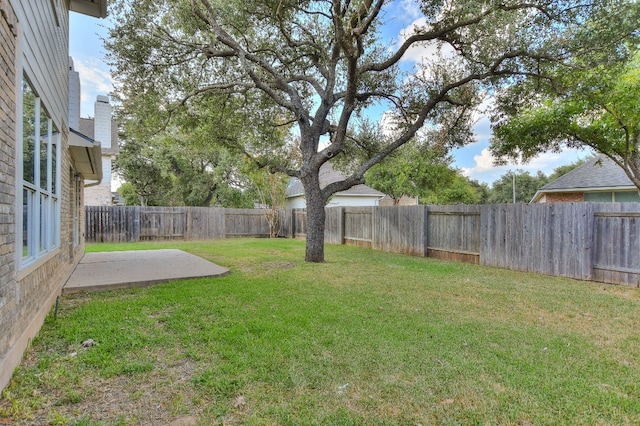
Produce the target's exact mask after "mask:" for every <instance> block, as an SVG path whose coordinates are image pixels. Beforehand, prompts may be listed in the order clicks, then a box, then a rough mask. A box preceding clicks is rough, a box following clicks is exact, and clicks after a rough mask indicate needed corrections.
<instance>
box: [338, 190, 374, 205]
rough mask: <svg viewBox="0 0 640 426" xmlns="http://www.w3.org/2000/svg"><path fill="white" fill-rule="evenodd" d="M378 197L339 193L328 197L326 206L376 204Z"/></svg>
mask: <svg viewBox="0 0 640 426" xmlns="http://www.w3.org/2000/svg"><path fill="white" fill-rule="evenodd" d="M379 200H380V197H377V196H370V197H368V196H359V197H356V196H351V195H340V193H338V194H336V195H334V196H333V197H331V198H330V199H329V202H328V203H327V207H370V206H377V205H378V201H379Z"/></svg>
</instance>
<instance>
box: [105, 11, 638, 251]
mask: <svg viewBox="0 0 640 426" xmlns="http://www.w3.org/2000/svg"><path fill="white" fill-rule="evenodd" d="M401 3H402V4H406V3H407V2H406V1H404V2H399V1H389V0H306V1H293V0H242V1H239V0H121V1H120V2H118V3H117V6H116V7H115V8H114V23H115V25H114V27H113V28H112V29H111V31H110V39H109V42H108V43H107V47H108V49H109V50H110V52H111V54H110V58H111V60H110V62H111V65H112V67H113V70H114V72H115V76H116V79H117V80H118V81H119V82H120V86H119V88H118V92H119V95H120V99H121V101H122V102H123V106H124V108H125V109H128V110H130V111H133V110H135V111H138V112H141V111H144V112H145V113H148V114H149V115H153V114H157V112H158V111H160V112H163V113H167V114H168V115H171V113H172V112H173V111H177V110H179V109H181V108H182V109H186V110H191V109H193V110H196V111H197V110H198V106H197V105H198V104H200V103H201V102H203V101H206V100H207V99H211V98H212V97H232V98H233V99H234V102H235V105H239V107H238V108H237V110H236V114H237V115H238V116H239V117H244V120H245V125H246V129H247V130H248V132H247V133H246V134H245V135H244V136H242V137H238V138H236V140H235V143H237V145H238V146H239V148H240V149H241V150H242V151H243V152H244V153H246V154H247V155H249V156H252V157H255V158H256V160H257V161H258V162H259V163H260V164H262V165H268V166H269V167H270V168H271V169H272V170H279V171H282V172H285V173H286V174H288V175H289V176H292V177H297V178H298V179H300V181H301V182H302V184H303V186H304V189H305V194H306V198H307V248H306V260H307V261H311V262H322V261H324V220H325V216H324V207H325V204H326V202H327V200H328V199H329V198H330V197H331V195H332V194H334V193H336V192H338V191H343V190H346V189H348V188H350V187H351V186H353V185H356V184H359V183H363V181H364V178H363V176H364V174H365V172H366V171H367V170H368V169H369V168H371V167H372V166H373V165H375V164H376V163H378V162H380V161H381V160H383V159H384V158H385V157H387V156H388V155H389V154H391V153H392V152H393V151H394V150H396V149H397V148H399V147H401V146H402V145H404V144H406V143H407V142H409V141H411V140H412V138H413V137H414V135H415V134H416V132H417V131H418V130H419V129H421V128H423V127H425V126H427V127H429V129H430V133H431V134H433V135H437V137H439V138H441V139H442V141H439V142H438V143H439V144H442V143H444V144H445V145H447V146H452V145H455V144H463V143H467V142H469V140H471V137H470V135H471V131H470V128H471V126H472V124H473V119H472V111H473V108H474V107H475V106H477V105H478V104H479V102H480V101H481V96H480V94H481V93H486V92H487V91H489V92H490V91H492V90H495V88H496V87H499V86H500V85H502V84H514V82H517V81H518V80H519V79H521V78H524V77H527V76H534V75H535V76H540V78H542V79H544V78H547V77H548V76H547V72H546V71H547V70H548V69H551V67H552V66H555V65H556V64H558V63H565V62H567V61H570V60H571V58H572V57H575V56H576V55H583V54H588V53H589V52H593V51H598V50H603V49H607V48H609V46H610V45H612V43H614V41H616V42H617V41H619V40H620V38H621V37H623V36H625V35H626V34H628V33H629V31H628V30H627V29H625V28H622V26H618V27H616V28H615V31H606V32H604V33H603V35H602V37H599V38H597V39H590V40H583V39H580V38H579V37H578V38H576V37H574V36H573V35H574V34H578V33H579V31H578V30H579V28H580V27H581V26H582V25H584V23H585V22H589V21H590V20H591V17H592V16H594V15H598V16H607V15H609V14H611V15H613V18H615V16H617V15H616V14H623V13H627V11H626V10H622V8H630V7H631V6H630V5H629V4H628V3H627V2H622V1H597V2H593V1H591V0H561V1H551V0H423V1H419V2H416V3H415V6H416V7H418V8H419V10H420V13H421V14H422V18H423V19H419V20H417V21H416V22H415V25H413V27H412V28H411V29H410V30H408V31H406V32H405V33H404V36H403V37H402V38H400V39H398V40H396V42H390V40H388V39H385V38H383V36H382V34H383V29H384V28H385V25H386V24H387V23H388V22H390V21H392V20H393V19H394V14H397V13H402V12H401V9H400V5H401ZM614 12H615V13H614ZM602 22H603V25H606V24H605V23H606V22H607V21H606V20H603V21H602ZM587 41H588V43H587ZM415 48H425V49H429V51H430V52H431V54H429V55H428V56H423V57H422V59H421V60H419V61H417V62H415V66H414V67H413V68H412V69H410V70H406V69H405V70H404V71H403V69H402V68H403V67H402V66H401V65H403V64H401V61H402V60H403V58H406V57H407V56H408V54H409V53H411V51H413V50H414V49H415ZM161 105H162V106H161ZM374 106H376V107H378V108H385V109H387V110H388V114H387V115H386V117H390V119H389V120H386V122H387V123H388V124H389V123H390V124H391V125H392V126H393V131H391V132H384V133H383V134H385V135H386V136H385V137H383V138H377V139H374V140H372V139H371V138H367V137H362V135H366V134H367V132H363V131H362V128H361V123H362V121H360V120H359V118H360V117H365V116H366V115H367V112H368V111H369V110H370V109H371V108H372V107H374ZM287 123H292V124H294V125H295V129H294V132H295V133H294V134H295V135H296V137H297V141H298V143H297V145H298V146H297V149H299V151H300V154H301V155H300V157H301V160H300V162H299V164H291V163H287V162H280V161H279V158H278V156H277V155H269V152H270V146H269V144H270V143H271V142H275V140H270V138H269V137H266V138H263V137H262V136H261V135H262V134H263V133H266V134H268V133H269V132H268V131H267V129H268V127H269V125H272V126H274V127H277V126H279V125H284V124H287ZM247 135H252V136H253V137H248V136H247ZM356 153H357V155H356ZM345 155H350V156H353V161H349V163H350V167H349V170H350V173H349V174H348V175H347V177H346V178H345V179H344V180H342V181H339V182H334V183H332V184H330V185H328V186H326V187H324V188H321V187H320V181H319V178H318V174H319V173H318V172H319V170H320V167H321V166H322V164H323V163H325V162H327V161H329V160H330V159H332V158H334V157H336V156H345Z"/></svg>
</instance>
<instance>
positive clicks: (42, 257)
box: [15, 55, 62, 278]
mask: <svg viewBox="0 0 640 426" xmlns="http://www.w3.org/2000/svg"><path fill="white" fill-rule="evenodd" d="M19 57H20V60H18V61H17V62H18V66H17V67H16V68H17V70H16V88H17V90H16V136H15V137H16V142H17V143H16V155H15V158H16V179H15V182H16V213H17V214H16V233H15V235H16V238H15V244H16V264H17V265H18V267H17V269H18V271H19V273H18V278H20V277H21V276H24V275H25V274H26V273H28V272H31V271H32V270H34V269H35V268H37V267H38V266H40V265H41V264H42V263H44V262H46V260H48V259H49V257H50V256H52V255H54V254H55V253H57V252H58V250H59V249H60V230H61V210H60V209H61V199H62V188H61V164H62V155H61V154H62V148H61V146H62V139H61V137H60V130H58V133H57V134H54V133H53V126H54V124H55V122H54V118H53V117H51V116H49V118H48V120H49V121H48V123H47V127H48V128H47V141H48V143H47V157H48V159H49V160H51V159H52V155H51V154H52V153H53V147H54V146H55V152H56V156H55V163H52V162H50V161H47V171H46V173H47V183H46V188H44V189H43V188H41V182H40V165H39V162H40V145H39V136H40V135H39V134H38V133H39V132H38V129H39V128H40V120H41V113H42V112H43V111H45V109H44V108H42V98H41V97H39V96H36V97H35V99H36V104H35V108H34V114H35V116H36V118H37V120H36V121H37V125H36V126H35V130H34V135H33V137H34V138H35V140H36V141H38V142H36V143H35V144H34V153H33V154H34V183H33V184H32V183H30V182H25V181H24V180H23V177H24V174H23V171H24V170H23V161H24V155H23V149H24V147H23V141H24V138H23V136H24V128H23V120H24V117H23V114H24V109H23V101H24V99H23V95H22V82H23V79H24V78H25V74H26V73H25V71H24V67H23V66H22V61H21V59H22V58H21V55H20V56H19ZM29 85H30V86H31V89H32V90H33V91H34V93H37V92H36V88H34V87H33V84H32V83H31V82H29ZM56 128H58V129H60V126H59V125H57V124H56ZM36 165H37V166H36ZM54 167H55V170H56V174H55V189H56V192H55V193H54V192H53V191H52V189H53V186H52V184H53V183H54V182H53V181H52V179H51V172H52V170H53V168H54ZM25 189H27V190H30V191H33V192H34V195H33V202H34V203H35V204H33V206H32V207H31V209H30V211H29V215H30V217H31V218H32V220H31V222H32V225H33V226H32V229H30V230H29V234H28V238H29V241H28V242H27V246H28V247H30V248H31V249H30V251H31V253H29V255H28V256H23V244H22V241H23V226H24V222H23V217H24V210H23V203H24V196H23V194H24V190H25ZM43 196H44V197H46V199H47V200H48V201H47V203H46V204H45V205H44V207H45V208H44V209H43V208H42V207H43V206H42V205H41V202H42V198H43ZM41 212H42V213H44V214H45V217H40V215H41ZM42 223H45V224H46V226H47V228H46V232H45V233H44V234H42V232H41V225H42ZM41 238H42V239H44V241H41Z"/></svg>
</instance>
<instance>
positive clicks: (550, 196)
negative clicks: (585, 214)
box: [545, 192, 584, 203]
mask: <svg viewBox="0 0 640 426" xmlns="http://www.w3.org/2000/svg"><path fill="white" fill-rule="evenodd" d="M583 201H584V194H583V193H582V192H551V193H547V194H545V202H546V203H581V202H583Z"/></svg>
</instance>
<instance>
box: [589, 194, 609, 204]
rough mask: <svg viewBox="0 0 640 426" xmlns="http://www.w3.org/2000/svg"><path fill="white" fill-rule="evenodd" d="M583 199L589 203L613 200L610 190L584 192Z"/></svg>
mask: <svg viewBox="0 0 640 426" xmlns="http://www.w3.org/2000/svg"><path fill="white" fill-rule="evenodd" d="M584 200H585V201H588V202H591V203H610V202H611V201H613V193H611V192H585V193H584Z"/></svg>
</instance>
